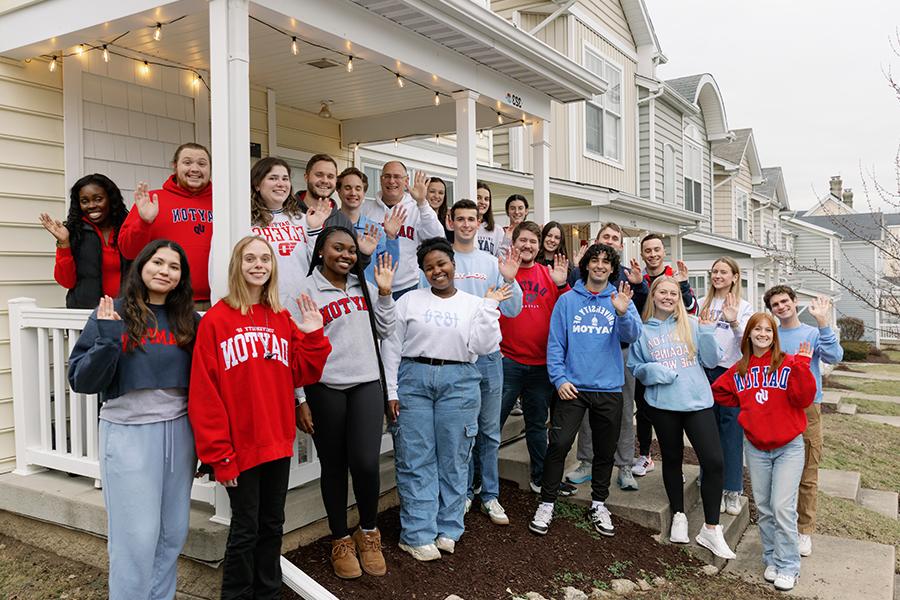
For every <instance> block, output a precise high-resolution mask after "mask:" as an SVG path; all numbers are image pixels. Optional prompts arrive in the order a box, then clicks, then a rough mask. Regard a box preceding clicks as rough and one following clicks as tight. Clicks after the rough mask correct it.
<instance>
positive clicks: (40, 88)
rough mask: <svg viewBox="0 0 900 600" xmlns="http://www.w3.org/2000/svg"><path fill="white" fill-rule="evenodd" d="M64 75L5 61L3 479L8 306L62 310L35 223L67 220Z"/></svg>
mask: <svg viewBox="0 0 900 600" xmlns="http://www.w3.org/2000/svg"><path fill="white" fill-rule="evenodd" d="M61 75H62V74H61V73H60V72H59V71H57V72H56V73H50V72H49V70H48V69H47V64H46V63H45V62H42V61H39V60H34V61H32V62H31V63H28V64H25V63H12V62H8V61H0V210H2V217H0V472H5V471H9V470H11V469H12V467H13V466H14V465H13V461H14V459H15V456H14V455H15V438H14V437H13V414H12V413H13V411H12V383H11V375H10V358H9V322H8V314H9V313H8V310H7V303H8V302H9V300H10V299H11V298H16V297H20V296H30V297H32V298H37V300H38V302H40V303H42V304H43V305H45V306H61V305H62V304H63V303H64V294H63V293H62V290H61V289H60V288H59V286H57V285H56V283H55V282H54V281H53V263H54V258H53V257H54V249H53V242H52V239H51V238H50V236H49V234H47V233H46V232H45V231H44V230H43V228H42V227H41V226H40V225H39V224H38V220H37V217H38V214H39V213H40V212H44V211H45V212H49V213H50V214H51V215H53V216H55V217H57V218H60V219H61V218H62V217H63V216H64V214H65V205H66V203H65V176H64V172H63V170H64V164H63V150H62V143H63V122H62V88H61V84H62V80H61Z"/></svg>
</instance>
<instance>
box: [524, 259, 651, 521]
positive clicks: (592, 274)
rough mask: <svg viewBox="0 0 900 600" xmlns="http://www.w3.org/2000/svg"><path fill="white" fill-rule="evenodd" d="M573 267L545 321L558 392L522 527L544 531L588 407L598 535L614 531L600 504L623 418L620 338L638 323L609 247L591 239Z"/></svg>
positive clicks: (634, 332) (634, 333) (592, 515)
mask: <svg viewBox="0 0 900 600" xmlns="http://www.w3.org/2000/svg"><path fill="white" fill-rule="evenodd" d="M578 268H579V272H580V273H581V281H579V282H577V283H576V284H575V288H574V289H573V290H572V291H571V292H567V293H565V294H563V295H562V297H560V299H559V300H558V301H557V303H556V306H555V308H554V309H553V316H552V317H551V319H550V336H549V338H548V341H547V370H548V372H549V375H550V381H551V382H552V383H553V385H554V386H555V387H556V391H557V397H556V398H554V401H553V406H552V407H551V417H550V443H549V446H548V448H547V455H546V458H545V459H544V476H543V481H542V484H541V503H540V505H539V506H538V509H537V511H536V512H535V515H534V518H533V519H532V521H531V523H529V525H528V528H529V529H530V530H531V531H533V532H534V533H537V534H540V535H543V534H545V533H547V531H548V529H549V527H550V521H551V520H552V519H553V505H554V503H555V502H556V496H557V490H558V489H559V484H560V482H561V481H562V476H563V467H564V463H565V459H566V455H567V454H568V453H569V450H570V449H571V448H572V443H573V442H574V441H575V435H576V434H577V433H578V428H579V427H580V426H581V421H582V419H583V417H584V413H585V411H587V412H588V414H589V415H590V416H589V418H590V424H591V433H592V437H593V448H594V458H593V462H592V468H593V473H592V477H591V499H592V502H591V508H590V511H589V512H588V518H589V519H590V521H591V524H592V525H593V527H594V530H595V531H597V533H599V534H601V535H606V536H612V535H614V533H615V529H614V528H613V524H612V518H611V517H610V514H609V509H607V508H606V506H605V504H604V503H605V502H606V499H607V497H608V496H609V480H610V476H611V475H612V468H613V454H614V453H615V451H616V442H617V441H618V439H619V429H620V427H621V422H622V384H623V383H624V382H625V369H624V365H623V363H622V350H621V345H620V344H622V343H625V344H631V343H633V342H634V341H635V340H637V339H638V337H639V336H640V334H641V323H640V318H639V317H638V313H637V309H635V307H634V304H633V303H632V302H631V298H632V296H633V292H632V290H631V286H629V285H628V284H627V283H625V282H621V283H619V287H618V290H617V289H616V286H615V285H614V284H613V283H612V282H611V281H610V280H613V281H615V280H616V279H617V278H618V272H619V254H618V253H617V252H616V251H615V249H613V248H612V247H611V246H607V245H605V244H594V245H593V246H591V247H590V248H588V250H587V251H586V252H585V253H584V256H583V257H582V258H581V260H580V261H579V263H578ZM604 359H606V360H604Z"/></svg>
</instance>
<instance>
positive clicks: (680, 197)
mask: <svg viewBox="0 0 900 600" xmlns="http://www.w3.org/2000/svg"><path fill="white" fill-rule="evenodd" d="M654 106H655V108H656V110H655V115H654V116H655V121H654V123H653V126H654V130H655V133H656V136H655V137H656V139H655V143H654V153H653V159H654V160H655V161H656V177H655V179H654V182H653V184H654V186H655V188H656V201H657V202H659V203H660V204H667V205H669V206H678V207H680V208H684V142H683V140H682V131H681V111H679V110H677V109H676V108H674V107H673V106H672V105H670V104H669V103H668V102H665V101H664V100H660V99H657V100H655V101H654ZM666 144H670V145H671V146H672V148H673V149H674V150H675V195H674V196H673V197H671V198H666V195H665V188H666V183H665V169H664V168H663V163H664V160H663V156H664V153H665V146H666Z"/></svg>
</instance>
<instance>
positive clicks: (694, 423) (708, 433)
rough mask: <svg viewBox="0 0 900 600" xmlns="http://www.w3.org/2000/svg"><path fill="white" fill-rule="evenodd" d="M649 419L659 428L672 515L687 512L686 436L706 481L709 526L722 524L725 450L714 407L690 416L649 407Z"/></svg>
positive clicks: (703, 493)
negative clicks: (682, 468) (685, 497)
mask: <svg viewBox="0 0 900 600" xmlns="http://www.w3.org/2000/svg"><path fill="white" fill-rule="evenodd" d="M647 410H648V412H649V416H650V418H651V419H653V426H654V427H656V437H657V439H658V440H659V449H660V453H661V454H662V463H663V464H662V472H663V484H664V485H665V486H666V495H667V496H668V497H669V508H671V509H672V512H673V513H676V512H681V513H683V512H684V482H683V481H682V479H681V475H682V470H681V462H682V460H683V457H684V434H685V433H686V434H687V437H688V440H690V442H691V446H692V447H693V448H694V453H695V454H696V455H697V460H699V461H700V467H701V468H702V469H703V480H702V482H701V484H700V498H701V500H702V501H703V515H704V517H705V519H706V524H707V525H718V524H719V509H720V502H721V500H722V470H723V468H724V467H723V463H722V446H721V445H720V444H719V428H718V427H717V426H716V416H715V415H714V414H713V409H712V407H710V408H704V409H703V410H695V411H690V412H678V411H674V410H663V409H660V408H654V407H652V406H650V405H647Z"/></svg>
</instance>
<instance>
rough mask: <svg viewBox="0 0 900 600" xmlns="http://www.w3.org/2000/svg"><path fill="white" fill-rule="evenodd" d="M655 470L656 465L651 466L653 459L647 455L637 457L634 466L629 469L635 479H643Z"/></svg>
mask: <svg viewBox="0 0 900 600" xmlns="http://www.w3.org/2000/svg"><path fill="white" fill-rule="evenodd" d="M655 468H656V465H655V464H653V459H652V458H650V456H649V455H647V456H638V457H637V460H636V461H634V466H632V467H631V474H632V475H634V476H635V477H643V476H644V475H646V474H647V473H649V472H650V471H652V470H653V469H655Z"/></svg>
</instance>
